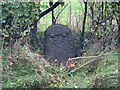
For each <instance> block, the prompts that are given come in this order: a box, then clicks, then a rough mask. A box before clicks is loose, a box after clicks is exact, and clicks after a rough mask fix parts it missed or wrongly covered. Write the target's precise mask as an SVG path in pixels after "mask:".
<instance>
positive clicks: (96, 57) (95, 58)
mask: <svg viewBox="0 0 120 90" xmlns="http://www.w3.org/2000/svg"><path fill="white" fill-rule="evenodd" d="M107 54H110V53H105V54H100V55H98V56H88V57H77V58H69V60H75V59H80V58H94V59H92V60H90V61H88V62H86V63H84V64H83V65H81V66H79V67H78V68H75V69H74V70H72V71H70V72H69V73H67V74H71V73H72V72H75V71H76V70H78V69H80V68H82V67H83V66H85V65H87V64H89V63H91V62H93V61H95V60H97V59H98V58H99V57H101V56H103V55H107ZM115 54H118V53H115Z"/></svg>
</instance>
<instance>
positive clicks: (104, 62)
mask: <svg viewBox="0 0 120 90" xmlns="http://www.w3.org/2000/svg"><path fill="white" fill-rule="evenodd" d="M11 50H12V53H11ZM2 51H3V54H2V67H3V70H2V88H54V87H58V88H117V87H118V84H119V83H118V53H117V52H116V50H111V51H107V52H104V53H108V54H106V55H104V54H103V52H101V53H98V54H91V53H87V55H86V56H85V57H87V56H89V55H90V56H93V55H94V56H96V55H99V54H103V55H102V56H100V57H97V58H94V57H92V58H82V59H77V60H75V61H76V63H77V64H76V65H75V66H74V67H70V68H68V69H66V66H64V65H63V64H60V65H57V66H56V65H52V64H50V63H49V62H48V61H47V58H44V56H43V55H40V54H39V53H37V52H32V51H31V50H30V46H29V44H28V43H27V42H25V45H21V41H20V40H18V41H17V42H16V43H15V44H14V47H13V48H12V49H8V48H4V49H3V50H2ZM88 51H89V50H88ZM92 59H94V61H91V62H89V61H90V60H92ZM86 62H89V63H88V64H86V65H84V64H85V63H86ZM82 65H83V66H82ZM81 66H82V67H81ZM76 68H78V69H76ZM75 69H76V70H75Z"/></svg>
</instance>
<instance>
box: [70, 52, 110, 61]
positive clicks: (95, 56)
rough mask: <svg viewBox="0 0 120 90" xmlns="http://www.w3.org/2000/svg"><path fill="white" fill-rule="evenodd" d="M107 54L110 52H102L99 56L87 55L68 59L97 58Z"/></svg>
mask: <svg viewBox="0 0 120 90" xmlns="http://www.w3.org/2000/svg"><path fill="white" fill-rule="evenodd" d="M107 54H110V53H105V54H100V55H98V56H86V57H76V58H69V59H68V61H71V60H76V59H82V58H97V57H101V56H103V55H107Z"/></svg>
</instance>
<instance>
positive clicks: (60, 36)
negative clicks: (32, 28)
mask: <svg viewBox="0 0 120 90" xmlns="http://www.w3.org/2000/svg"><path fill="white" fill-rule="evenodd" d="M44 53H45V55H47V56H48V57H49V60H50V62H54V61H57V62H63V61H67V60H68V58H70V57H75V56H76V52H75V46H74V37H73V35H72V33H71V31H70V29H69V28H68V27H66V26H64V25H61V24H55V25H51V26H49V27H48V28H47V29H46V31H45V33H44Z"/></svg>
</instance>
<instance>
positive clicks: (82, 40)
mask: <svg viewBox="0 0 120 90" xmlns="http://www.w3.org/2000/svg"><path fill="white" fill-rule="evenodd" d="M84 4H85V13H84V20H83V28H82V29H83V30H82V35H81V42H82V43H81V44H82V45H81V50H83V47H84V31H85V21H86V14H87V2H84ZM81 55H82V53H81Z"/></svg>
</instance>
